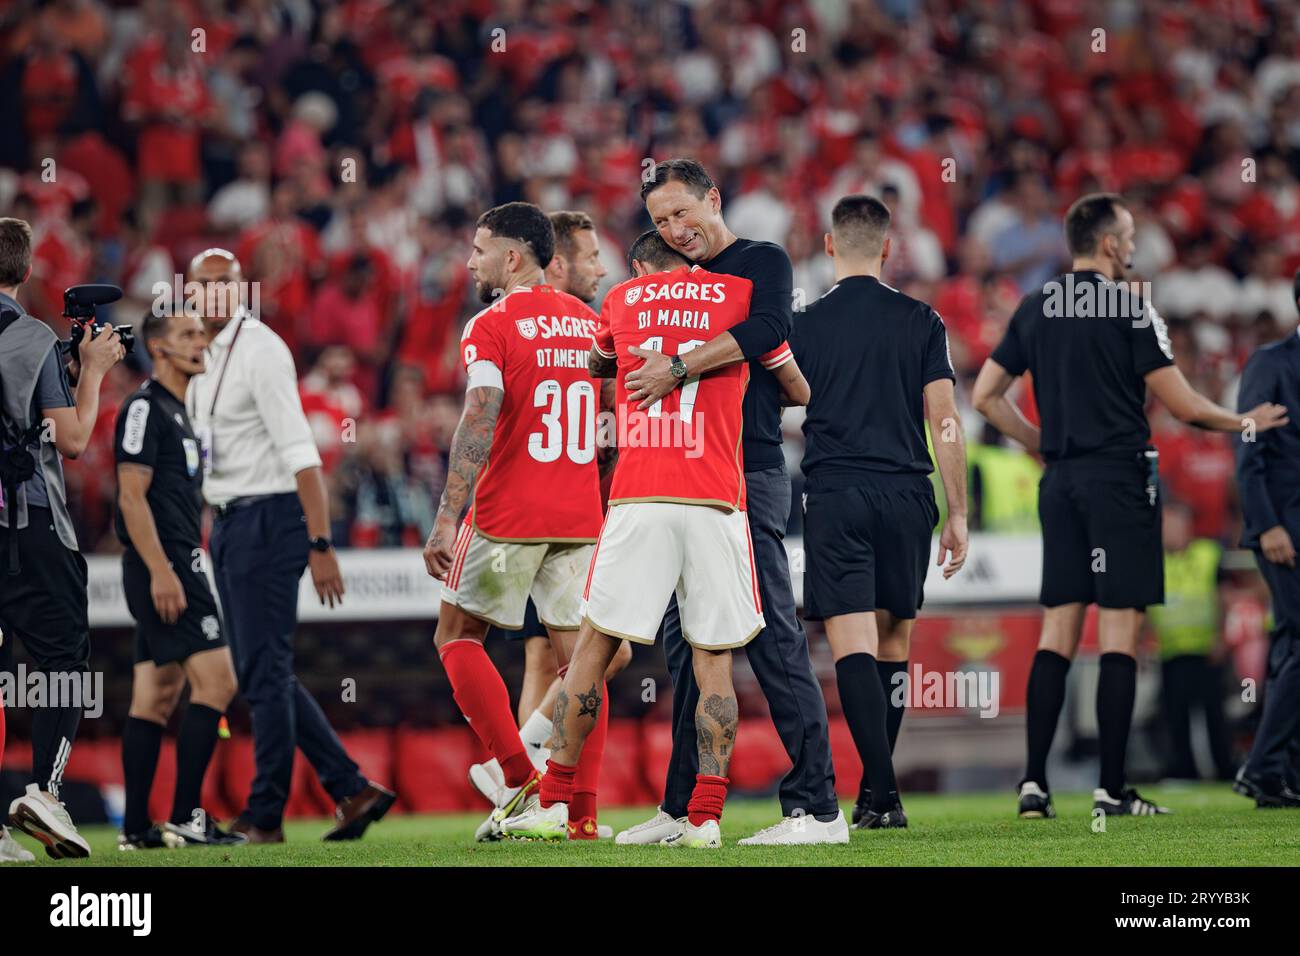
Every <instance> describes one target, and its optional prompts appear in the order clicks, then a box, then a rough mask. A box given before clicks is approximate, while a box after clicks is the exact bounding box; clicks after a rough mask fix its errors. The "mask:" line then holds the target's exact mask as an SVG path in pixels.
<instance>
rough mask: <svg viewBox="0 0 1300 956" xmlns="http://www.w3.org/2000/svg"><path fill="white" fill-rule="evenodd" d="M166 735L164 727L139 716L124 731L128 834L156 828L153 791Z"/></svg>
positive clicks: (124, 822)
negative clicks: (151, 803)
mask: <svg viewBox="0 0 1300 956" xmlns="http://www.w3.org/2000/svg"><path fill="white" fill-rule="evenodd" d="M162 735H163V728H162V725H161V724H155V723H154V722H153V721H152V720H141V719H140V718H139V717H128V718H127V719H126V727H124V728H123V729H122V774H123V776H124V777H125V778H126V813H125V814H124V815H123V817H122V832H123V833H126V834H128V835H132V836H134V835H135V834H137V833H143V832H144V831H145V830H148V829H149V827H150V826H152V825H153V822H152V821H151V820H150V819H149V791H150V790H152V789H153V775H154V771H155V770H157V769H158V751H159V750H160V749H161V748H162Z"/></svg>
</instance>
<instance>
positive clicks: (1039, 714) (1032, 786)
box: [1019, 602, 1087, 820]
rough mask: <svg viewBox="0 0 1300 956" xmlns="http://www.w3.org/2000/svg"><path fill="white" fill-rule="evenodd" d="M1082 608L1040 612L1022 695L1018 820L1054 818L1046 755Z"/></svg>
mask: <svg viewBox="0 0 1300 956" xmlns="http://www.w3.org/2000/svg"><path fill="white" fill-rule="evenodd" d="M1086 611H1087V606H1086V605H1084V604H1081V603H1078V602H1075V603H1072V604H1061V605H1058V606H1057V607H1049V608H1044V609H1043V626H1042V631H1041V633H1040V635H1039V638H1038V652H1037V653H1036V654H1035V655H1034V664H1033V667H1032V668H1031V669H1030V671H1029V689H1028V690H1027V691H1026V693H1025V708H1026V715H1025V737H1026V745H1027V749H1028V762H1027V764H1026V767H1025V776H1024V779H1022V780H1021V781H1020V794H1019V800H1020V802H1019V813H1020V816H1021V818H1022V819H1026V820H1032V819H1048V818H1051V817H1054V816H1056V810H1055V809H1054V808H1053V807H1052V793H1051V790H1050V789H1048V786H1047V755H1048V754H1049V753H1050V752H1051V750H1052V738H1053V737H1055V736H1056V724H1057V722H1058V721H1059V720H1060V717H1061V707H1062V706H1064V704H1065V681H1066V678H1067V677H1068V676H1069V673H1070V662H1071V661H1072V660H1074V652H1075V650H1076V649H1077V648H1078V646H1079V638H1080V637H1081V636H1082V635H1083V619H1084V614H1085V613H1086Z"/></svg>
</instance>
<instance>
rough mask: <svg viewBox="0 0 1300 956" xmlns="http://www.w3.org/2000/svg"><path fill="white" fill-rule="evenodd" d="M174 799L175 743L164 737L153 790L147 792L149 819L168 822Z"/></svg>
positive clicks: (154, 776)
mask: <svg viewBox="0 0 1300 956" xmlns="http://www.w3.org/2000/svg"><path fill="white" fill-rule="evenodd" d="M175 797H176V741H175V740H173V739H171V738H170V737H164V738H163V743H162V750H161V751H160V752H159V754H158V770H157V771H156V772H155V773H154V775H153V788H152V789H150V791H149V819H151V820H155V821H157V820H169V819H171V815H172V801H173V800H174V799H175Z"/></svg>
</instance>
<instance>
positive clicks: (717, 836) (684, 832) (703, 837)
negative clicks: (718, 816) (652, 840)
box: [663, 819, 722, 850]
mask: <svg viewBox="0 0 1300 956" xmlns="http://www.w3.org/2000/svg"><path fill="white" fill-rule="evenodd" d="M681 824H682V828H681V829H680V830H678V831H677V832H676V833H674V834H673V835H672V836H670V837H666V838H665V839H664V841H663V844H664V846H684V847H689V848H691V849H693V850H716V849H717V848H718V847H720V846H722V828H721V827H720V826H718V821H717V820H705V821H704V822H703V823H701V824H700V825H699V826H698V827H697V826H692V825H691V821H690V820H689V819H683V820H682V821H681Z"/></svg>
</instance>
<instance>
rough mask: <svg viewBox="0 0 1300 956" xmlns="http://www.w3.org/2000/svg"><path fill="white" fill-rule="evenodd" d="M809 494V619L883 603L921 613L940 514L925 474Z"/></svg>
mask: <svg viewBox="0 0 1300 956" xmlns="http://www.w3.org/2000/svg"><path fill="white" fill-rule="evenodd" d="M868 482H869V483H866V484H861V485H855V486H852V487H844V488H837V489H834V490H823V489H817V490H809V491H807V492H806V493H805V495H804V519H803V521H804V531H803V540H804V559H805V564H804V579H803V580H804V585H803V602H804V619H805V620H809V621H823V620H825V619H826V618H828V617H836V616H838V615H841V614H855V613H857V612H860V611H874V610H877V609H881V610H885V611H889V612H890V613H891V614H893V615H894V616H895V617H898V618H902V619H905V620H907V619H911V618H914V617H916V612H917V611H918V610H920V608H921V604H922V601H923V600H924V598H925V574H926V571H927V569H928V566H929V563H930V539H931V536H932V534H933V533H934V526H935V525H936V524H937V523H938V521H939V508H938V505H936V504H935V500H934V487H933V486H932V485H931V484H930V480H929V479H928V478H927V477H925V476H924V475H919V476H918V475H881V476H880V478H879V480H877V479H876V478H874V477H873V478H870V479H868Z"/></svg>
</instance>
